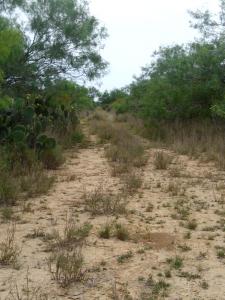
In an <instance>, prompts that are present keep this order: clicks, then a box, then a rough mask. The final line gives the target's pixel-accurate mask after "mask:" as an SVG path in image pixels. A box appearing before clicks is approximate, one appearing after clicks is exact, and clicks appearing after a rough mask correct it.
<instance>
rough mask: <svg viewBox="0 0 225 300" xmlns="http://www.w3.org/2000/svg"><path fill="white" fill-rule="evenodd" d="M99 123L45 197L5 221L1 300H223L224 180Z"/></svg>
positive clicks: (0, 235) (122, 127) (0, 231)
mask: <svg viewBox="0 0 225 300" xmlns="http://www.w3.org/2000/svg"><path fill="white" fill-rule="evenodd" d="M96 116H97V117H96ZM96 116H95V117H94V118H93V119H92V120H91V121H89V122H88V125H87V121H83V128H84V131H85V133H86V134H88V132H89V134H90V136H89V139H90V142H89V143H88V146H87V147H85V148H83V149H80V150H79V151H77V150H76V151H74V150H70V151H68V153H67V160H66V163H65V164H64V165H63V167H61V168H60V169H59V170H57V171H54V172H55V174H54V175H55V176H56V178H57V180H56V182H55V184H54V186H53V188H52V189H51V190H50V191H49V193H48V194H47V195H45V196H41V197H38V198H36V199H32V200H30V201H29V200H27V201H26V202H23V203H20V205H17V206H15V207H14V208H13V214H12V213H10V216H8V215H7V211H6V210H4V211H2V212H3V213H2V216H1V227H0V239H1V240H0V242H1V248H0V259H1V268H0V299H165V298H167V299H216V298H218V299H224V294H225V288H224V279H225V275H224V259H225V244H224V228H225V211H224V203H225V202H224V199H225V198H224V197H225V186H224V177H225V174H224V172H222V171H218V170H217V169H215V167H214V166H213V165H211V164H209V163H202V162H199V161H198V160H192V159H190V158H188V157H186V156H181V155H177V154H175V153H174V152H171V151H168V150H165V149H158V148H156V147H153V145H151V143H150V142H148V141H147V140H144V139H141V138H139V137H137V136H136V135H134V134H131V133H130V131H128V130H127V126H128V125H127V124H123V123H121V122H120V123H118V122H115V121H113V122H112V121H111V120H110V121H109V120H108V118H107V117H105V116H98V115H97V114H96ZM88 126H89V128H88ZM99 129H101V131H99ZM93 132H95V134H93ZM99 132H101V135H100V136H98V133H99ZM118 132H119V134H120V136H121V135H122V140H123V143H121V140H120V137H119V136H117V134H118ZM96 134H97V135H96ZM133 139H134V140H133ZM130 142H135V143H134V144H133V145H135V147H134V148H132V146H131V144H130ZM126 145H129V149H130V150H129V151H130V153H127V152H126V151H127V149H128V148H126ZM137 145H138V147H139V148H137ZM123 147H124V148H123ZM142 149H144V151H143V153H142V151H141V150H142ZM118 150H119V151H120V153H119V154H118V152H117V151H118ZM125 150H126V151H125ZM122 152H123V154H122V156H121V153H122ZM131 156H132V160H129V159H130V158H131ZM118 161H119V163H118ZM124 161H126V164H124ZM134 162H135V163H134ZM131 163H132V164H133V165H132V166H131V165H130V164H131ZM123 164H124V165H123ZM125 166H126V168H127V166H128V168H129V169H128V170H125ZM51 172H52V171H51ZM4 262H7V263H5V264H4Z"/></svg>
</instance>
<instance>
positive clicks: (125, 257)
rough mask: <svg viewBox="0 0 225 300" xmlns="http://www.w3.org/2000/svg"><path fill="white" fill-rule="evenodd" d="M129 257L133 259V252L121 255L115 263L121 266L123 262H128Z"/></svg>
mask: <svg viewBox="0 0 225 300" xmlns="http://www.w3.org/2000/svg"><path fill="white" fill-rule="evenodd" d="M131 257H133V252H132V251H129V252H127V253H125V254H122V255H120V256H118V258H117V262H118V263H120V264H123V263H124V262H126V261H127V260H129V259H130V258H131Z"/></svg>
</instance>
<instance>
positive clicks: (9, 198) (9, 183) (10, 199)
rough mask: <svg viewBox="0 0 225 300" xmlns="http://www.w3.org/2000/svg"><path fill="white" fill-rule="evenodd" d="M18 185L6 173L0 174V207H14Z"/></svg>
mask: <svg viewBox="0 0 225 300" xmlns="http://www.w3.org/2000/svg"><path fill="white" fill-rule="evenodd" d="M18 193H19V184H18V182H17V181H16V179H14V178H13V177H12V176H10V175H9V174H8V173H6V172H4V173H2V172H0V205H14V204H15V203H16V200H17V199H18Z"/></svg>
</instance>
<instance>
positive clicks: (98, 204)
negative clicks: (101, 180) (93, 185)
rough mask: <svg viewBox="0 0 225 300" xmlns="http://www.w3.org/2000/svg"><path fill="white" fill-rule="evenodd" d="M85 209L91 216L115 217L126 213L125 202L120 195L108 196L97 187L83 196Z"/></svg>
mask: <svg viewBox="0 0 225 300" xmlns="http://www.w3.org/2000/svg"><path fill="white" fill-rule="evenodd" d="M84 199H85V205H86V209H87V210H88V211H90V212H91V213H92V215H105V214H106V215H115V214H124V213H125V212H126V201H125V199H124V196H123V195H121V194H118V195H110V194H107V193H105V192H104V190H103V189H102V187H101V186H100V187H98V188H97V189H95V190H94V191H93V192H92V193H90V194H85V195H84Z"/></svg>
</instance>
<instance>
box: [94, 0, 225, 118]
mask: <svg viewBox="0 0 225 300" xmlns="http://www.w3.org/2000/svg"><path fill="white" fill-rule="evenodd" d="M190 14H191V16H192V20H193V22H192V27H194V28H196V29H197V30H198V31H199V32H200V37H199V38H198V39H196V40H195V41H194V42H192V43H188V44H186V45H174V46H170V47H161V48H160V49H159V50H158V51H156V52H155V53H154V55H153V60H152V63H151V64H150V65H148V66H146V67H144V68H142V74H141V75H140V76H139V77H138V78H135V80H134V81H133V82H132V83H131V84H130V85H129V86H127V87H125V88H123V89H121V90H118V89H117V90H113V91H111V92H105V93H103V94H102V95H101V97H100V98H99V102H100V104H101V105H102V106H103V107H105V108H113V109H115V110H116V112H117V113H123V112H127V111H130V112H135V113H138V115H139V116H141V117H143V118H145V119H152V120H153V119H155V120H175V119H182V120H184V119H192V118H212V117H220V118H221V117H222V118H223V117H225V1H224V0H221V1H220V12H219V15H218V16H214V15H213V14H212V13H210V12H209V11H205V12H201V11H197V12H190Z"/></svg>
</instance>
